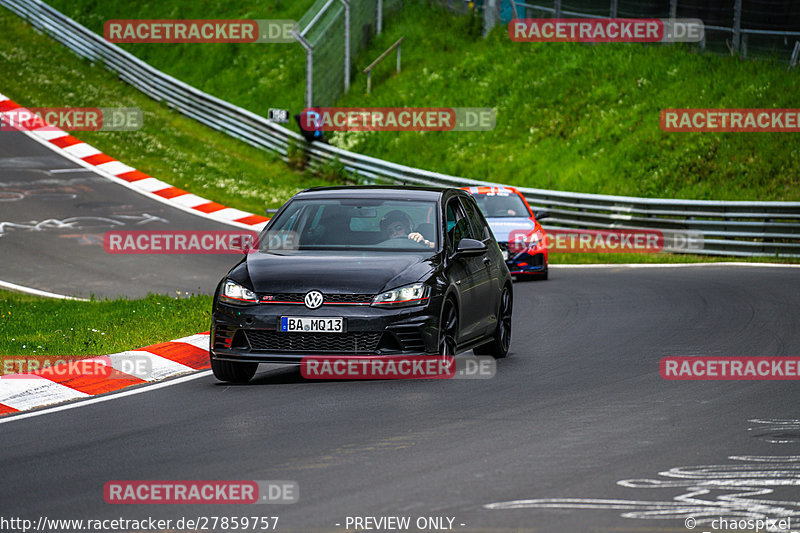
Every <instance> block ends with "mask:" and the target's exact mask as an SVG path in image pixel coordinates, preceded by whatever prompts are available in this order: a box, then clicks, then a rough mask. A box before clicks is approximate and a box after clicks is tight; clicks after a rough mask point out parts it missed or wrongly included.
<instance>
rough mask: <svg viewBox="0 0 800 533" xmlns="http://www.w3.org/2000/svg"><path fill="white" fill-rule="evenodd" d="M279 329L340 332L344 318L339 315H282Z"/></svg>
mask: <svg viewBox="0 0 800 533" xmlns="http://www.w3.org/2000/svg"><path fill="white" fill-rule="evenodd" d="M279 330H280V331H287V332H293V331H295V332H296V331H302V332H303V333H342V332H343V331H344V318H341V317H307V316H282V317H281V323H280V328H279Z"/></svg>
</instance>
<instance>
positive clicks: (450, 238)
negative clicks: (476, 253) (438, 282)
mask: <svg viewBox="0 0 800 533" xmlns="http://www.w3.org/2000/svg"><path fill="white" fill-rule="evenodd" d="M444 219H445V224H446V226H445V234H446V239H447V242H446V243H445V245H446V246H447V249H446V253H447V257H448V263H449V264H448V269H449V272H448V276H449V277H450V278H451V279H453V281H454V283H455V285H456V288H457V290H458V292H459V294H460V300H461V307H460V309H459V313H458V316H459V330H460V335H459V342H465V341H469V340H470V339H472V338H473V337H476V336H478V335H480V334H482V330H481V328H482V324H481V322H482V315H483V313H484V311H483V310H482V307H483V306H482V305H481V301H480V291H481V290H482V289H481V287H480V285H479V284H480V277H481V276H482V275H483V272H484V271H485V268H484V265H483V261H482V259H481V257H464V256H455V251H456V247H457V246H458V242H459V241H460V240H461V239H464V238H474V235H473V233H472V227H471V226H470V222H469V218H468V217H467V215H466V212H465V211H464V208H463V206H462V205H461V203H460V202H459V200H458V198H457V197H453V198H451V199H450V200H449V201H448V202H447V205H446V207H445V217H444Z"/></svg>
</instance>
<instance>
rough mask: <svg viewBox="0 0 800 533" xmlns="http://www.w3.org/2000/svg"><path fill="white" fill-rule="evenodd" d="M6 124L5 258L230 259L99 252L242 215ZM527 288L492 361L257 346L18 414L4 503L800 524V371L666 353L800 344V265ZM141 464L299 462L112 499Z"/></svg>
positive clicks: (78, 261)
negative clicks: (327, 376)
mask: <svg viewBox="0 0 800 533" xmlns="http://www.w3.org/2000/svg"><path fill="white" fill-rule="evenodd" d="M3 139H4V142H3V144H2V146H0V229H1V230H0V273H1V274H0V279H2V280H4V281H8V282H12V283H17V284H20V285H25V286H28V287H33V288H36V289H40V290H46V291H52V292H57V293H63V294H70V295H77V296H88V295H90V294H95V295H97V296H112V297H113V296H118V295H126V296H130V297H137V296H142V295H144V294H146V293H148V292H160V293H168V294H174V293H175V291H181V292H200V293H209V292H211V291H213V288H214V285H215V284H216V282H217V281H218V280H219V278H220V276H221V275H222V274H223V273H224V272H225V271H226V269H227V268H228V267H229V266H230V265H231V264H232V263H233V262H235V260H236V257H235V256H228V255H112V254H108V253H106V252H105V251H104V249H103V246H102V235H103V233H104V232H106V231H108V230H109V229H165V228H169V229H198V230H199V229H231V226H226V225H223V224H220V223H216V222H212V221H209V220H206V219H203V218H200V217H197V216H194V215H191V214H187V213H184V212H182V211H179V210H176V209H174V208H171V207H169V206H167V205H164V204H162V203H159V202H155V201H152V200H150V199H147V198H145V197H143V196H141V195H139V194H137V193H135V192H133V191H131V190H128V189H126V188H125V187H122V186H119V185H117V184H114V183H112V182H110V181H108V180H106V179H104V178H102V177H100V176H97V175H95V174H93V173H92V172H90V171H87V170H85V169H83V168H81V167H77V166H76V165H75V164H73V163H71V162H70V161H68V160H65V159H63V158H62V157H60V156H58V155H56V154H55V153H53V152H51V151H50V150H47V149H46V148H44V147H42V146H40V145H39V144H37V143H35V142H33V141H32V140H30V139H28V138H27V137H25V136H23V135H21V134H12V133H4V135H3ZM48 220H49V221H50V222H46V223H43V221H48ZM515 290H516V295H515V306H514V339H513V343H512V353H511V356H510V357H509V358H507V359H505V360H502V361H500V362H499V363H498V368H497V374H496V376H495V377H494V378H492V379H475V380H444V381H440V380H424V381H410V380H401V381H360V382H352V381H350V382H348V381H341V382H336V381H329V382H317V381H310V380H304V379H303V378H302V377H301V376H300V375H299V372H298V371H296V370H294V369H292V368H291V367H282V366H277V365H262V366H261V369H260V370H261V372H260V373H259V374H258V375H257V376H256V378H255V379H254V380H253V382H252V383H251V384H249V385H246V386H229V385H223V384H221V383H219V382H217V381H216V380H215V379H214V378H213V377H212V376H210V375H208V373H207V372H205V373H201V374H199V375H198V377H197V378H196V379H191V380H185V381H181V382H178V383H175V384H173V385H170V386H166V387H161V388H154V389H152V390H148V391H147V392H145V393H143V394H135V395H129V396H122V397H118V398H114V399H111V400H110V401H105V402H99V403H93V404H85V405H81V404H74V405H76V407H75V408H71V409H66V410H63V411H59V412H54V413H44V414H41V416H32V417H27V418H18V419H15V418H16V417H13V416H12V417H6V418H3V419H2V423H0V449H2V450H3V466H2V469H1V470H0V472H2V473H1V474H0V480H2V483H0V516H6V517H7V516H17V517H22V518H29V519H34V520H35V519H36V518H38V517H40V516H41V517H48V518H64V519H79V518H84V519H111V518H120V517H122V518H136V519H142V518H146V517H150V516H152V517H156V518H164V519H167V518H168V519H172V520H177V519H178V518H180V517H190V518H197V517H202V516H206V517H212V516H253V515H264V516H278V517H280V520H279V525H278V528H277V529H278V530H279V531H336V530H342V529H343V526H344V525H345V524H346V523H347V522H346V520H347V517H348V516H361V517H364V516H374V517H381V516H383V517H387V516H405V517H410V519H411V520H412V522H414V521H416V520H417V519H418V518H420V517H446V518H451V519H453V526H452V527H453V530H456V531H458V530H463V531H547V532H582V531H617V532H618V531H625V532H635V531H642V532H643V531H676V532H679V531H687V529H686V527H685V526H684V519H685V517H687V516H696V517H698V518H702V517H716V516H721V517H728V518H731V517H741V516H750V515H748V513H750V514H752V513H754V512H757V513H763V514H765V515H767V516H776V515H777V514H778V511H779V510H780V512H782V513H783V514H784V515H786V513H787V512H788V513H793V515H794V516H795V517H796V520H797V524H798V525H800V471H799V470H800V416H798V410H797V405H798V400H799V399H800V395H798V390H797V382H791V381H665V380H664V379H662V378H661V377H660V375H659V361H660V359H661V358H662V357H665V356H696V355H708V356H712V355H714V356H797V355H798V354H800V328H798V326H797V325H798V321H799V320H800V311H798V310H799V309H800V270H799V269H796V268H773V267H764V266H718V265H701V266H680V267H669V268H659V267H656V268H626V267H606V268H575V269H565V268H558V267H556V268H554V269H553V275H552V276H551V279H550V280H549V281H547V282H520V283H517V284H516V285H515ZM165 340H166V339H165ZM147 479H156V480H157V479H162V480H290V481H296V482H297V483H298V484H299V488H300V495H299V501H298V502H297V503H295V504H290V505H267V506H256V507H255V508H254V507H253V506H246V505H228V506H213V505H206V506H200V505H149V506H145V505H122V506H120V505H110V504H107V503H106V502H105V501H104V498H103V487H104V484H105V483H106V482H107V481H110V480H147ZM509 502H510V503H509ZM445 523H448V521H447V520H445ZM462 524H463V525H462ZM506 528H507V529H506ZM516 528H519V529H516ZM172 529H174V527H173V528H172ZM707 529H708V526H706V530H707ZM416 530H417V529H414V528H411V529H410V531H416Z"/></svg>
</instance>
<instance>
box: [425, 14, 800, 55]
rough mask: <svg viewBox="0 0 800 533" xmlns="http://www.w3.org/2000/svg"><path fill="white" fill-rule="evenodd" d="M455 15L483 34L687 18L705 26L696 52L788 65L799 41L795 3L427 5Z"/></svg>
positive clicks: (798, 25)
mask: <svg viewBox="0 0 800 533" xmlns="http://www.w3.org/2000/svg"><path fill="white" fill-rule="evenodd" d="M430 1H431V2H434V3H436V4H438V5H440V6H444V7H446V8H448V9H450V10H451V11H453V12H455V13H460V14H466V13H470V11H471V10H475V11H476V13H478V14H479V15H480V16H482V18H483V25H484V32H486V31H488V30H490V29H491V28H492V27H494V26H495V25H496V24H503V23H508V22H509V21H510V20H511V19H512V18H547V17H585V18H601V17H622V18H692V19H700V20H702V21H703V24H704V25H705V39H704V40H703V41H701V42H700V43H699V46H700V47H702V48H708V49H709V50H712V51H715V52H718V53H730V54H739V55H740V56H741V57H743V58H747V57H749V56H759V57H777V58H778V59H781V60H787V61H788V60H790V58H791V57H792V52H793V50H794V48H795V45H796V43H797V42H798V41H800V1H798V0H701V1H698V0H430Z"/></svg>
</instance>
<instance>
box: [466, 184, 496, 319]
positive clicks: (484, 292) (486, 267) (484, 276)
mask: <svg viewBox="0 0 800 533" xmlns="http://www.w3.org/2000/svg"><path fill="white" fill-rule="evenodd" d="M461 202H462V205H463V207H464V211H465V212H466V214H467V218H468V219H469V222H470V225H471V226H472V235H473V237H472V238H473V239H476V240H479V241H481V242H482V243H483V244H485V245H486V248H487V251H486V253H485V254H484V255H482V256H479V257H475V258H473V259H475V261H474V262H473V267H474V268H475V273H474V274H475V283H476V291H475V292H476V296H477V298H478V302H480V304H479V307H480V316H479V317H478V325H477V331H478V332H479V333H486V332H490V331H494V328H495V327H496V323H497V316H496V314H497V313H496V311H497V303H498V302H497V301H498V298H499V289H498V279H499V278H500V272H499V268H500V263H502V256H499V251H500V249H499V248H497V245H496V244H495V240H494V237H493V236H492V230H491V229H489V225H488V224H487V223H486V221H485V220H484V219H483V217H482V216H481V215H480V211H479V209H478V205H477V204H476V203H475V199H474V198H472V197H471V196H469V197H466V196H465V197H462V198H461Z"/></svg>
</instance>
